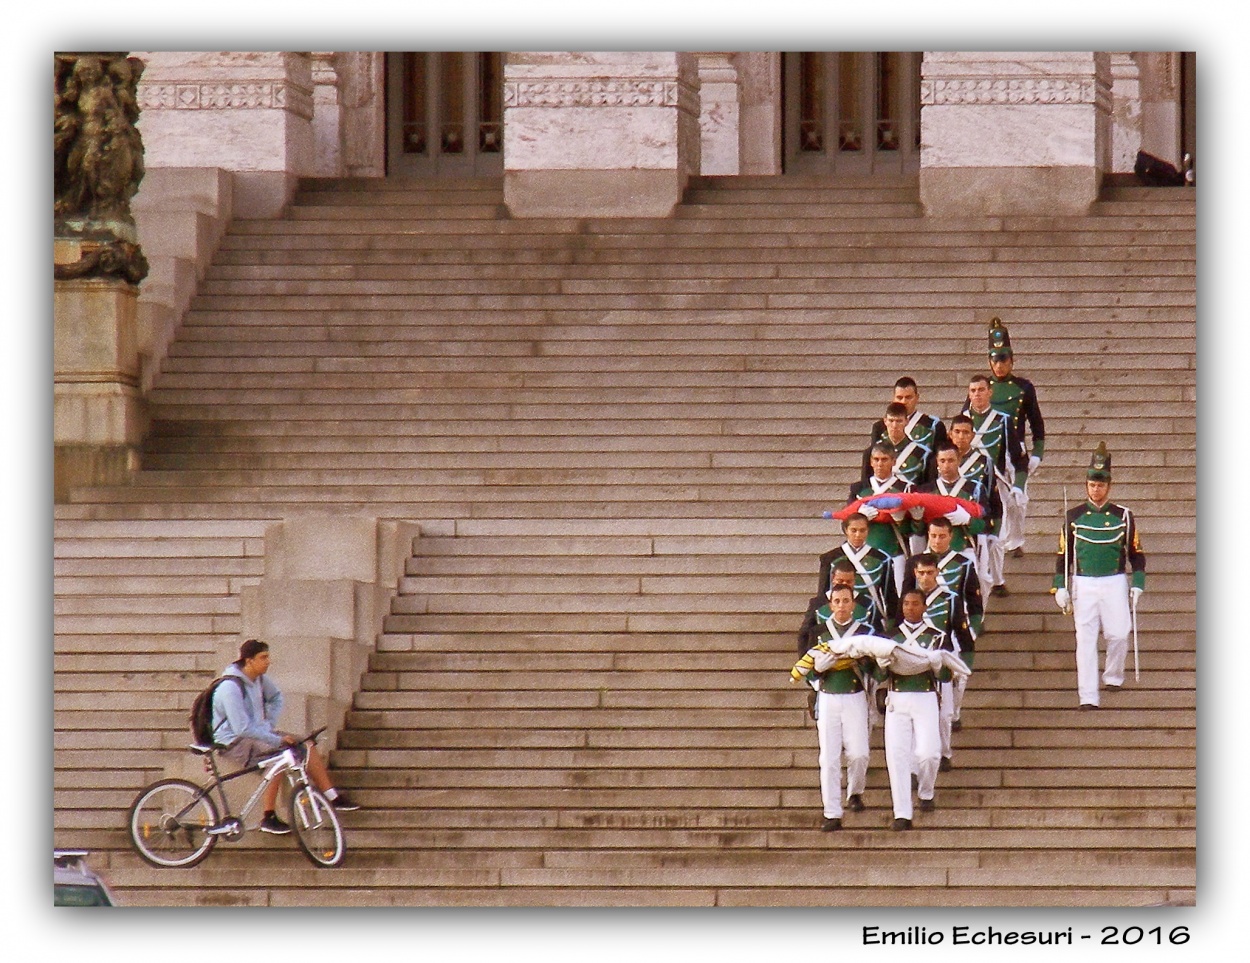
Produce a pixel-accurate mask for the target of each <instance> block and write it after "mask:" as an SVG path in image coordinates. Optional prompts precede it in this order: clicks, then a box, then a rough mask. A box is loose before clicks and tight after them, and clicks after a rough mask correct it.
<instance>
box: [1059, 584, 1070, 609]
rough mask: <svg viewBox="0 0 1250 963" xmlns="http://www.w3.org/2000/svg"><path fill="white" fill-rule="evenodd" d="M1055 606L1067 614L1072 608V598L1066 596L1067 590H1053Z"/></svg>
mask: <svg viewBox="0 0 1250 963" xmlns="http://www.w3.org/2000/svg"><path fill="white" fill-rule="evenodd" d="M1055 604H1056V605H1057V606H1059V608H1061V609H1062V610H1063V611H1064V612H1067V611H1068V610H1069V609H1070V608H1071V607H1072V596H1071V595H1069V594H1068V590H1067V589H1065V588H1061V589H1056V590H1055Z"/></svg>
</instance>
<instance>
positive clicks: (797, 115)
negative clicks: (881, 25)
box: [782, 52, 921, 178]
mask: <svg viewBox="0 0 1250 963" xmlns="http://www.w3.org/2000/svg"><path fill="white" fill-rule="evenodd" d="M920 60H921V54H919V53H863V52H852V53H827V52H824V53H820V52H818V53H787V54H785V55H784V56H783V58H782V70H783V73H784V77H783V88H782V89H783V92H784V93H783V97H784V105H785V107H784V111H785V136H784V144H785V170H786V172H787V173H795V174H829V175H836V176H846V177H852V178H856V177H872V176H874V175H881V176H890V175H908V174H916V173H918V172H919V170H920Z"/></svg>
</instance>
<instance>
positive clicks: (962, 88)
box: [920, 52, 1111, 217]
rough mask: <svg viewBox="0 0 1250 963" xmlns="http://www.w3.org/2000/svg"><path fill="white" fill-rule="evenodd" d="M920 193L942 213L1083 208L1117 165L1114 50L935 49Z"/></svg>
mask: <svg viewBox="0 0 1250 963" xmlns="http://www.w3.org/2000/svg"><path fill="white" fill-rule="evenodd" d="M921 76H922V80H921V85H920V96H921V104H922V115H921V135H922V136H921V140H922V148H921V156H920V197H921V201H922V202H923V203H924V206H925V210H926V211H927V212H928V213H929V214H931V215H936V216H946V217H961V216H962V217H968V216H999V215H1011V214H1026V215H1027V214H1039V215H1042V214H1080V213H1083V212H1085V211H1087V210H1088V208H1089V205H1090V204H1091V203H1092V202H1093V201H1094V200H1095V199H1096V198H1097V195H1098V189H1099V186H1100V185H1101V182H1102V175H1103V174H1104V173H1105V172H1107V171H1108V170H1110V167H1111V138H1110V127H1111V123H1110V121H1111V67H1110V57H1109V55H1108V54H1105V53H1090V52H1071V53H1062V52H1060V53H1048V52H1028V53H980V52H979V53H926V54H925V55H924V62H923V65H922V68H921Z"/></svg>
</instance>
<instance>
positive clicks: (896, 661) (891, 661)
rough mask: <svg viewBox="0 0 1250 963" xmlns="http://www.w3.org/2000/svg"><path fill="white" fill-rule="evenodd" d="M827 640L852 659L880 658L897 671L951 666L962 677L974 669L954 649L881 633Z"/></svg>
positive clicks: (937, 669) (833, 648)
mask: <svg viewBox="0 0 1250 963" xmlns="http://www.w3.org/2000/svg"><path fill="white" fill-rule="evenodd" d="M825 644H826V645H827V646H828V647H829V650H830V651H831V652H833V653H835V654H836V655H838V656H842V657H845V658H848V659H862V658H864V657H865V656H867V657H869V658H873V659H876V660H877V665H879V666H881V668H883V669H889V670H890V671H891V672H893V673H895V674H896V675H920V673H922V672H940V671H941V670H942V669H949V670H950V671H951V673H952V674H953V675H955V676H957V677H960V678H962V677H964V676H969V675H972V670H971V669H969V668H968V666H967V665H965V664H964V660H963V659H961V658H960V657H959V656H957V655H956V654H955V653H954V652H947V651H945V650H944V649H926V648H924V647H923V646H919V645H916V644H915V643H914V642H895V641H894V640H893V639H886V638H882V637H881V636H879V635H851V636H847V637H846V638H844V639H830V640H829V641H828V642H826V643H825Z"/></svg>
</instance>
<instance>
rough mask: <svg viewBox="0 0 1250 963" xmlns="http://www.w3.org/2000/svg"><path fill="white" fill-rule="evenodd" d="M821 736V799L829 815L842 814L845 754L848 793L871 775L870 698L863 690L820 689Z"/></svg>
mask: <svg viewBox="0 0 1250 963" xmlns="http://www.w3.org/2000/svg"><path fill="white" fill-rule="evenodd" d="M816 735H817V737H818V738H819V739H820V801H821V803H822V805H823V806H824V808H825V818H826V819H841V818H842V757H843V756H844V755H845V756H846V795H847V797H850V796H857V795H859V794H861V793H862V792H863V791H864V782H865V780H866V778H867V776H868V698H867V697H866V696H865V695H864V693H862V692H848V693H834V692H820V693H817V696H816Z"/></svg>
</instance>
